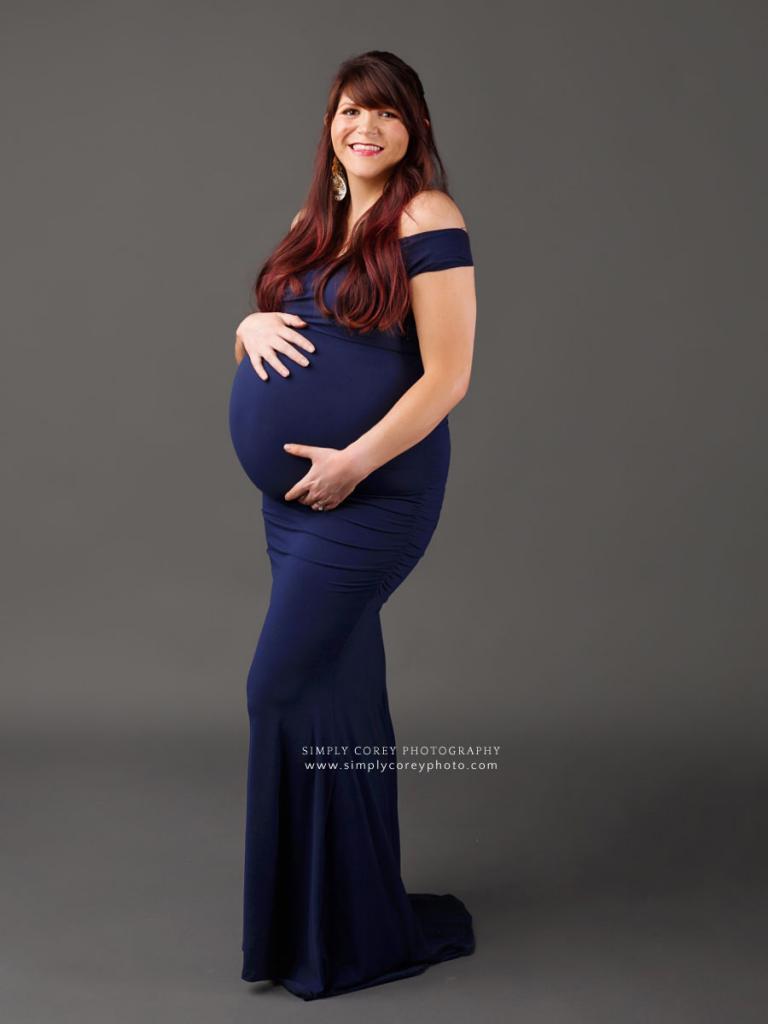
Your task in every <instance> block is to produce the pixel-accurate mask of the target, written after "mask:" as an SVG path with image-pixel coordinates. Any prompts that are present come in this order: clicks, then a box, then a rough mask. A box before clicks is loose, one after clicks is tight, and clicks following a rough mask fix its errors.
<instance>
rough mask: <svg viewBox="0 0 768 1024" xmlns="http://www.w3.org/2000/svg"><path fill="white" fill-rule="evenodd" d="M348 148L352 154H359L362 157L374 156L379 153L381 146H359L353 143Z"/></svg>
mask: <svg viewBox="0 0 768 1024" xmlns="http://www.w3.org/2000/svg"><path fill="white" fill-rule="evenodd" d="M349 148H350V149H351V150H352V151H353V152H354V153H360V154H361V155H362V156H376V154H377V153H380V152H381V146H361V145H358V144H357V143H353V144H352V145H351V146H350V147H349Z"/></svg>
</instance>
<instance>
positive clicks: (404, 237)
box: [336, 228, 469, 259]
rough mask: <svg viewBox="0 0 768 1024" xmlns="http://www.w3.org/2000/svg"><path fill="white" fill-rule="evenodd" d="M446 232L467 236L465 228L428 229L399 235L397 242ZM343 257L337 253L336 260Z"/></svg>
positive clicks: (342, 254) (343, 254)
mask: <svg viewBox="0 0 768 1024" xmlns="http://www.w3.org/2000/svg"><path fill="white" fill-rule="evenodd" d="M447 231H461V232H462V234H465V235H467V236H468V235H469V232H468V231H467V229H466V228H430V229H429V230H428V231H415V232H414V233H413V234H412V235H401V236H400V238H398V242H407V241H409V239H412V238H423V237H424V235H442V234H445V232H447ZM345 255H346V253H343V252H342V253H339V254H338V256H336V259H340V258H341V257H342V256H345Z"/></svg>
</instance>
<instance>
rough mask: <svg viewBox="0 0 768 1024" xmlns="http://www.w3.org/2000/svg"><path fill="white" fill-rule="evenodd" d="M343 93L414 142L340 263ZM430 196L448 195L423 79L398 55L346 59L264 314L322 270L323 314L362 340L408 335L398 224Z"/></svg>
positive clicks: (276, 254) (274, 265)
mask: <svg viewBox="0 0 768 1024" xmlns="http://www.w3.org/2000/svg"><path fill="white" fill-rule="evenodd" d="M343 92H346V93H347V94H348V95H349V96H350V97H351V99H352V100H353V101H354V102H355V103H357V104H359V105H360V106H362V107H369V108H380V107H390V108H392V109H393V110H395V111H397V113H398V115H399V116H400V117H401V118H402V120H403V123H404V125H405V128H406V130H407V132H408V137H409V138H408V149H407V151H406V153H405V155H404V156H403V158H402V159H401V160H400V161H399V162H398V163H397V164H396V165H395V166H394V167H393V168H392V170H391V173H390V177H389V179H388V181H387V183H386V185H385V187H384V191H383V192H382V194H381V196H380V197H379V198H378V199H377V201H376V202H375V203H374V204H373V206H371V208H370V209H369V210H367V211H366V212H365V213H364V214H363V215H362V216H361V217H360V218H359V220H358V221H357V223H356V224H355V226H354V229H353V231H352V234H351V237H350V241H349V247H348V249H347V251H346V252H345V253H344V255H343V256H339V255H338V252H339V249H340V248H341V246H342V245H343V243H344V239H345V236H346V228H347V220H348V214H349V204H350V195H349V191H347V195H346V197H345V198H344V199H343V200H341V201H340V202H339V201H337V200H335V199H334V198H333V193H332V188H331V166H332V163H333V158H334V151H333V146H332V144H331V132H330V126H331V121H332V119H333V117H334V115H335V113H336V109H337V107H338V104H339V99H340V97H341V95H342V93H343ZM342 173H343V170H342ZM425 189H438V190H439V191H442V192H444V193H446V195H450V192H449V191H448V179H447V175H446V172H445V168H444V166H443V162H442V160H441V159H440V155H439V153H438V151H437V146H436V145H435V140H434V137H433V134H432V119H431V117H430V114H429V108H428V106H427V101H426V99H425V97H424V89H423V87H422V84H421V80H420V78H419V76H418V75H417V74H416V72H415V71H414V70H413V68H411V67H410V66H409V65H408V64H406V63H405V62H404V61H402V60H401V59H400V58H399V57H396V56H395V54H393V53H388V52H387V51H384V50H370V51H369V52H367V53H363V54H360V55H359V56H357V57H352V58H350V59H349V60H346V61H344V62H343V63H342V64H341V65H340V67H339V69H338V71H337V72H336V76H335V78H334V79H333V82H332V84H331V88H330V92H329V94H328V104H327V107H326V112H325V116H324V118H323V129H322V133H321V136H320V141H319V143H318V146H317V151H316V154H315V161H314V169H313V176H312V183H311V185H310V188H309V192H308V194H307V199H306V202H305V203H304V206H303V208H302V215H301V216H300V217H299V219H298V221H297V223H296V225H295V226H294V227H293V228H291V230H290V231H289V232H288V234H287V235H286V236H285V237H284V238H283V239H282V241H281V242H280V243H279V244H278V245H277V247H276V248H275V249H274V251H273V252H272V255H271V256H270V257H269V258H268V259H267V261H266V262H265V263H264V265H263V266H262V268H261V270H260V271H259V274H258V277H257V279H256V282H255V284H254V286H253V292H252V294H253V296H254V297H255V299H256V303H257V308H258V309H259V310H260V311H261V312H264V313H267V312H274V311H276V310H279V309H280V307H281V303H282V301H283V299H284V296H285V290H286V287H290V289H291V292H292V294H294V295H296V294H298V293H299V292H300V290H301V280H300V278H299V274H300V273H302V272H304V271H307V270H309V269H312V268H313V267H320V268H321V269H320V272H319V273H318V274H317V275H316V277H315V282H314V298H315V301H316V303H317V306H318V308H319V309H320V310H321V311H322V313H323V314H324V315H325V316H334V317H335V318H336V319H337V320H338V322H339V323H341V324H343V325H344V326H345V327H348V328H350V329H352V330H358V331H360V332H362V333H368V332H369V331H372V330H380V331H388V330H390V329H391V328H393V327H395V326H396V327H397V328H398V330H401V331H402V330H403V326H404V323H405V319H406V317H407V315H408V311H409V308H410V294H409V288H408V276H407V273H406V269H405V265H404V262H403V254H402V250H401V247H400V243H399V240H398V239H399V224H400V217H401V214H402V212H403V209H404V207H405V206H406V205H407V204H408V203H409V202H410V200H411V199H413V197H414V196H415V195H417V194H418V193H419V192H422V191H424V190H425ZM345 264H348V265H349V270H348V272H347V273H346V274H344V275H343V277H342V280H341V283H340V286H339V289H338V295H337V298H336V304H335V306H336V308H335V309H333V310H331V309H330V308H329V307H328V305H327V304H326V302H325V299H324V295H323V293H324V291H325V287H326V284H327V282H328V280H329V278H330V277H331V276H332V275H333V274H334V273H335V272H336V271H337V270H338V269H339V268H340V267H341V266H343V265H345Z"/></svg>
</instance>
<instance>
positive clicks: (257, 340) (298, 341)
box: [235, 312, 315, 380]
mask: <svg viewBox="0 0 768 1024" xmlns="http://www.w3.org/2000/svg"><path fill="white" fill-rule="evenodd" d="M294 327H306V322H305V321H304V320H302V319H301V317H300V316H296V314H295V313H281V312H274V313H251V314H250V315H249V316H247V317H246V318H245V320H243V321H242V323H241V324H240V326H239V327H238V328H237V331H236V333H235V361H236V362H237V363H238V364H240V363H241V362H242V360H243V359H244V358H245V357H246V356H247V357H248V358H249V359H250V360H251V363H252V364H253V368H254V370H255V371H256V373H257V374H258V375H259V377H261V379H262V380H269V376H268V374H267V371H266V370H265V369H264V365H263V363H264V362H267V363H269V365H270V366H273V367H274V368H275V369H276V370H277V372H278V373H280V374H282V376H283V377H288V376H289V375H290V371H289V370H288V368H287V367H286V366H285V364H284V363H282V362H281V361H280V359H279V358H278V353H281V354H282V355H285V356H288V357H289V358H290V359H293V360H294V361H295V362H297V363H299V365H301V366H308V365H309V360H308V359H307V357H306V356H305V355H303V354H302V353H301V352H300V351H299V349H305V350H306V351H307V352H314V351H315V346H314V345H313V344H312V342H311V341H309V339H308V338H305V337H303V336H302V335H301V334H299V332H298V331H295V330H293V328H294Z"/></svg>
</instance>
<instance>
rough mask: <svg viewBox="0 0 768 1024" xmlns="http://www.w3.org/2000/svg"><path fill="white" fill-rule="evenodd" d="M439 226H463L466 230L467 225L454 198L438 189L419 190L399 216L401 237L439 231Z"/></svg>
mask: <svg viewBox="0 0 768 1024" xmlns="http://www.w3.org/2000/svg"><path fill="white" fill-rule="evenodd" d="M441 228H464V230H465V231H466V228H467V225H466V223H465V221H464V217H463V216H462V213H461V210H460V209H459V207H458V206H457V204H456V203H455V202H454V200H453V199H451V197H450V196H449V195H446V193H445V192H441V191H440V190H439V189H427V190H425V191H424V192H419V193H418V194H417V195H415V196H414V197H413V199H411V201H410V202H409V203H408V205H407V206H406V207H405V208H404V209H403V212H402V214H401V216H400V237H401V238H406V237H407V236H408V235H415V234H418V233H419V232H420V231H439V230H440V229H441Z"/></svg>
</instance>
